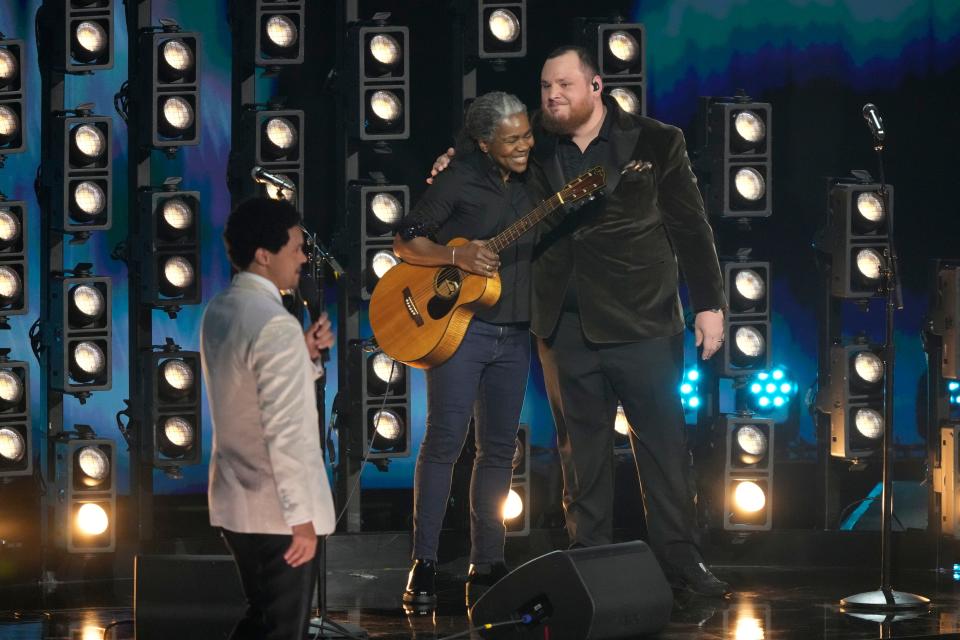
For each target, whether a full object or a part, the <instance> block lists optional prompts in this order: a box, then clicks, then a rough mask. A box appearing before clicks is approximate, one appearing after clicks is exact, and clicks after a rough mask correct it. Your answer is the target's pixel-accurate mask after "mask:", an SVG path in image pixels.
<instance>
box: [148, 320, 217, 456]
mask: <svg viewBox="0 0 960 640" xmlns="http://www.w3.org/2000/svg"><path fill="white" fill-rule="evenodd" d="M142 366H143V370H142V371H143V380H144V385H145V387H144V388H145V389H146V392H147V396H146V398H147V406H146V411H145V415H146V419H147V420H148V421H149V424H150V429H151V430H152V434H153V437H152V449H153V451H152V455H153V458H152V462H153V465H154V466H155V467H157V468H161V469H169V468H172V467H182V466H187V465H194V464H199V463H200V460H201V441H202V437H201V428H202V427H201V415H202V414H201V409H200V397H201V393H200V381H201V376H200V354H199V353H198V352H196V351H181V350H180V347H179V346H178V345H176V344H175V343H174V342H173V340H172V339H170V338H167V340H166V344H165V346H164V347H163V348H162V350H160V351H154V352H151V354H150V356H149V357H148V358H144V360H143V362H142Z"/></svg>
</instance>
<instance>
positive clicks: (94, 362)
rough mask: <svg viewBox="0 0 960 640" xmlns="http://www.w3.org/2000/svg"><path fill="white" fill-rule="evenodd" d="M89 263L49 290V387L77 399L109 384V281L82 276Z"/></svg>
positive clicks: (110, 312)
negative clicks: (51, 347)
mask: <svg viewBox="0 0 960 640" xmlns="http://www.w3.org/2000/svg"><path fill="white" fill-rule="evenodd" d="M91 266H92V265H89V264H80V265H77V267H76V268H75V270H74V273H75V277H71V278H64V279H63V280H62V281H61V284H60V287H54V288H53V293H52V298H53V299H52V308H53V322H52V326H53V327H56V330H55V331H53V336H52V339H51V340H52V343H53V356H52V357H51V360H50V366H51V386H52V387H53V388H55V389H58V390H59V391H62V392H63V393H70V394H74V395H77V396H78V397H80V398H81V399H84V398H85V397H86V395H88V394H89V392H91V391H102V390H105V389H109V388H110V387H111V384H112V371H111V334H112V331H113V322H112V317H111V314H112V300H111V294H112V292H111V282H110V278H106V277H96V276H92V275H86V274H87V273H89V269H90V268H91Z"/></svg>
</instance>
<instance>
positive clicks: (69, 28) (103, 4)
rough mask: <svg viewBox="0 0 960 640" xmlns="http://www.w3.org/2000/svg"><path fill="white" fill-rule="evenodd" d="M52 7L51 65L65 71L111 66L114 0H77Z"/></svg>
mask: <svg viewBox="0 0 960 640" xmlns="http://www.w3.org/2000/svg"><path fill="white" fill-rule="evenodd" d="M65 5H66V6H65V7H63V8H58V9H54V8H53V7H51V12H52V14H53V15H52V16H51V18H52V25H53V28H54V36H53V38H52V42H51V43H50V44H51V45H52V47H53V52H52V54H51V55H52V57H53V60H54V66H56V67H57V68H59V69H63V71H64V72H66V73H89V72H91V71H99V70H103V69H112V68H113V61H114V60H113V58H114V56H113V52H114V41H113V22H114V1H113V0H101V1H99V2H77V1H76V0H69V1H68V2H66V3H65Z"/></svg>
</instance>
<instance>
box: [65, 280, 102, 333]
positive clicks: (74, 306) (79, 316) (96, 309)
mask: <svg viewBox="0 0 960 640" xmlns="http://www.w3.org/2000/svg"><path fill="white" fill-rule="evenodd" d="M105 308H106V300H105V299H104V297H103V293H101V291H100V289H99V288H97V287H94V286H91V285H89V284H78V285H76V286H74V287H72V288H71V289H70V309H69V316H70V322H71V324H75V325H77V326H80V327H88V326H90V325H91V324H93V323H94V322H96V321H97V320H99V319H100V318H101V317H102V316H103V313H104V310H105Z"/></svg>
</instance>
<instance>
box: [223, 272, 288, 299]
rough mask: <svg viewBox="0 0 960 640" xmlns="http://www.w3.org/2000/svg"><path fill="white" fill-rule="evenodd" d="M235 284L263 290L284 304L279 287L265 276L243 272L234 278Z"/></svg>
mask: <svg viewBox="0 0 960 640" xmlns="http://www.w3.org/2000/svg"><path fill="white" fill-rule="evenodd" d="M233 282H234V284H236V285H239V286H241V287H246V288H250V289H261V290H263V291H265V292H267V293H269V294H270V296H271V297H272V298H273V299H274V300H276V301H277V302H278V303H280V304H283V297H282V296H281V295H280V290H279V289H277V285H275V284H273V283H272V282H271V281H270V280H268V279H267V278H264V277H263V276H260V275H257V274H255V273H251V272H250V271H241V272H239V273H238V274H237V275H235V276H234V277H233Z"/></svg>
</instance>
